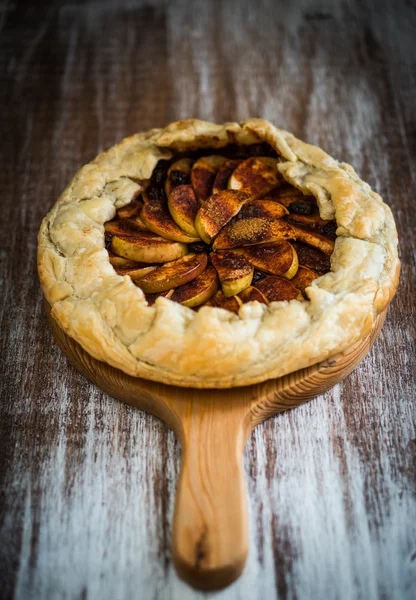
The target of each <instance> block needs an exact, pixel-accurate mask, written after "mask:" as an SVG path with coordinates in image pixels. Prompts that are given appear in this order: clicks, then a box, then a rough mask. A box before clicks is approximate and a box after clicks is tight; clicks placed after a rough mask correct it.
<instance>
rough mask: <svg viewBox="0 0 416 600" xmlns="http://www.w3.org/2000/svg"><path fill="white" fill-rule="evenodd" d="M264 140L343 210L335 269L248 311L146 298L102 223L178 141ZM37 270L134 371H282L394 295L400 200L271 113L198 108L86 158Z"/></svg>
mask: <svg viewBox="0 0 416 600" xmlns="http://www.w3.org/2000/svg"><path fill="white" fill-rule="evenodd" d="M259 141H266V142H268V143H269V144H270V145H271V146H272V147H273V148H274V149H275V150H276V151H277V152H278V154H279V155H280V156H281V158H282V159H283V160H282V162H281V163H279V165H278V168H279V172H280V174H281V175H282V176H283V178H284V179H285V180H286V181H287V182H288V183H290V184H291V185H294V186H295V187H296V188H298V189H299V190H301V191H302V192H303V193H306V194H312V195H314V196H315V197H316V199H317V202H318V206H319V211H320V217H321V218H322V219H324V220H329V219H333V218H335V219H336V222H337V225H338V230H337V235H338V238H337V240H336V242H335V250H334V253H333V255H332V257H331V271H330V272H329V273H327V274H326V275H323V276H322V277H319V278H317V279H315V280H314V281H313V282H312V284H311V285H310V286H309V287H307V288H306V291H305V293H306V295H307V297H308V299H309V302H307V301H306V300H291V301H290V302H271V303H270V304H269V305H266V304H260V303H258V302H249V303H248V304H244V305H242V306H241V307H240V308H239V310H238V305H237V304H236V307H235V310H238V314H233V313H232V312H230V311H228V310H223V309H221V308H217V307H216V306H205V307H202V308H201V309H200V310H199V311H198V312H195V311H193V310H191V309H190V308H187V307H186V306H182V305H180V304H178V303H176V302H173V301H171V300H169V299H167V298H164V297H159V298H158V299H157V300H156V302H155V303H154V304H153V305H151V306H150V305H148V303H147V301H146V298H145V296H144V293H143V292H142V290H140V289H139V288H138V287H136V286H135V285H134V283H133V282H132V280H131V278H130V277H129V276H124V277H122V276H119V275H117V274H116V272H115V270H114V268H113V266H112V265H111V264H110V261H109V256H108V252H107V250H106V249H105V247H104V223H105V222H106V221H108V220H110V219H112V218H113V217H114V216H115V213H116V209H118V208H121V207H123V206H125V205H126V204H128V203H129V202H130V200H131V199H132V198H133V197H137V195H138V194H139V193H140V192H141V191H142V189H143V188H144V186H145V185H146V183H147V181H148V180H149V179H150V176H151V174H152V172H153V169H154V167H155V166H156V164H157V162H158V160H160V159H162V158H164V159H169V158H171V157H172V152H171V151H172V150H175V151H178V150H179V151H185V150H194V149H197V148H201V147H204V148H221V147H223V146H225V145H227V144H229V143H237V144H252V143H258V142H259ZM38 270H39V277H40V281H41V285H42V289H43V291H44V294H45V296H46V298H47V300H48V302H49V303H50V304H51V305H52V314H53V316H54V317H55V319H56V320H57V321H58V323H59V325H60V326H61V327H62V328H63V329H64V330H65V332H66V333H67V334H69V335H70V336H71V337H73V338H74V339H75V340H76V341H77V342H79V343H80V344H81V345H82V346H83V348H84V349H85V350H87V351H88V352H89V353H90V354H91V355H92V356H94V357H95V358H97V359H99V360H103V361H106V362H108V363H109V364H111V365H113V366H115V367H117V368H119V369H121V370H123V371H125V372H126V373H129V374H130V375H134V376H137V377H144V378H147V379H153V380H157V381H162V382H165V383H170V384H175V385H182V386H190V387H201V388H204V387H233V386H238V385H246V384H251V383H255V382H259V381H264V380H266V379H269V378H273V377H279V376H282V375H284V374H286V373H290V372H292V371H295V370H297V369H299V368H303V367H306V366H308V365H311V364H313V363H316V362H318V361H320V360H323V359H324V358H326V357H327V356H329V355H331V354H334V353H336V352H338V351H342V350H344V349H345V348H346V347H348V346H349V345H351V344H353V343H354V342H355V341H357V340H358V339H360V338H361V337H363V336H364V335H365V334H366V333H368V331H369V330H370V329H371V327H372V323H373V321H374V317H375V315H376V314H377V313H379V312H381V311H382V310H384V308H385V307H386V306H387V305H388V303H389V302H390V301H391V299H392V297H393V296H394V293H395V291H396V288H397V285H398V279H399V272H400V264H399V260H398V255H397V233H396V228H395V224H394V220H393V217H392V215H391V211H390V209H389V208H388V206H387V205H386V204H384V203H383V201H382V199H381V198H380V196H379V195H378V194H376V193H375V192H373V191H372V190H371V188H370V187H369V186H368V185H367V184H366V183H364V182H363V181H362V180H361V179H360V178H359V177H358V176H357V174H356V173H355V171H354V169H353V168H352V167H350V166H349V165H346V164H345V163H339V162H337V161H336V160H334V159H333V158H331V157H330V156H328V155H327V154H326V153H325V152H323V151H322V150H321V149H319V148H316V147H315V146H311V145H308V144H305V143H304V142H302V141H300V140H298V139H296V138H295V137H294V136H293V135H292V134H290V133H288V132H286V131H284V130H281V129H277V128H276V127H275V126H274V125H272V124H271V123H268V122H267V121H264V120H262V119H250V120H248V121H245V122H243V123H226V124H224V125H215V124H212V123H206V122H203V121H198V120H189V121H178V122H176V123H172V124H171V125H169V126H168V127H166V128H165V129H161V130H159V129H154V130H151V131H149V132H146V133H142V134H137V135H134V136H132V137H130V138H126V139H125V140H123V141H122V142H121V143H120V144H118V145H117V146H115V147H113V148H111V149H110V150H108V151H107V152H105V153H104V154H101V155H100V156H98V157H97V158H96V159H95V160H94V161H92V162H91V163H90V164H88V165H86V166H85V167H83V168H82V169H81V170H80V171H79V172H78V173H77V175H76V176H75V177H74V179H73V180H72V182H71V183H70V184H69V186H68V187H67V189H66V190H65V191H64V192H63V194H62V196H61V197H60V198H59V200H58V201H57V203H56V204H55V206H54V207H53V208H52V210H51V211H50V212H49V214H48V215H47V216H46V217H45V219H44V220H43V223H42V226H41V229H40V232H39V247H38ZM213 304H215V302H213Z"/></svg>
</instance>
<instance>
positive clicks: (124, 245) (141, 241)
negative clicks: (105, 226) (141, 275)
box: [111, 231, 188, 263]
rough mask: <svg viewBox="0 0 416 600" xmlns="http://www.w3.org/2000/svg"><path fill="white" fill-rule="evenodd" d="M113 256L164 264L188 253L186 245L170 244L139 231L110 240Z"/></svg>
mask: <svg viewBox="0 0 416 600" xmlns="http://www.w3.org/2000/svg"><path fill="white" fill-rule="evenodd" d="M111 249H112V251H113V252H114V254H117V255H118V256H122V257H124V258H129V259H130V260H135V261H137V262H144V263H164V262H168V261H172V260H176V259H178V258H181V257H182V256H184V255H185V254H186V253H187V252H188V247H187V246H186V244H182V243H180V242H171V241H169V240H164V239H163V238H161V237H159V236H157V235H155V234H154V233H150V232H146V231H140V232H138V233H135V234H133V235H129V236H123V237H121V236H119V235H115V236H114V237H113V238H112V240H111Z"/></svg>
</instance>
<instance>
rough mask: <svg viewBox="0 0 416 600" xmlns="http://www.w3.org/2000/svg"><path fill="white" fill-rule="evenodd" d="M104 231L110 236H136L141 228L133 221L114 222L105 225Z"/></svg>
mask: <svg viewBox="0 0 416 600" xmlns="http://www.w3.org/2000/svg"><path fill="white" fill-rule="evenodd" d="M104 231H105V233H107V234H109V235H121V236H134V235H136V234H137V233H139V232H140V231H141V228H140V227H139V225H138V224H137V223H135V222H134V220H133V219H123V220H122V221H119V220H114V221H107V222H106V223H104Z"/></svg>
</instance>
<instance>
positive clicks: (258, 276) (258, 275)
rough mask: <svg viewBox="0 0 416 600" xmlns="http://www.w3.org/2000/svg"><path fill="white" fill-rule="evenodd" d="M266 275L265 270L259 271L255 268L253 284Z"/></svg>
mask: <svg viewBox="0 0 416 600" xmlns="http://www.w3.org/2000/svg"><path fill="white" fill-rule="evenodd" d="M265 277H267V275H266V273H263V271H259V270H258V269H254V274H253V281H252V282H251V285H256V283H258V282H259V281H261V280H262V279H264V278H265Z"/></svg>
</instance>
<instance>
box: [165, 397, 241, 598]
mask: <svg viewBox="0 0 416 600" xmlns="http://www.w3.org/2000/svg"><path fill="white" fill-rule="evenodd" d="M203 395H204V399H203V401H201V394H200V395H199V397H198V401H193V402H190V403H189V402H187V403H186V413H185V414H182V415H181V423H182V431H181V432H178V433H179V437H180V439H181V444H182V469H181V475H180V480H179V486H178V491H177V495H176V504H175V514H174V519H173V544H172V550H173V560H174V564H175V567H176V570H177V571H178V574H179V575H180V576H181V577H182V578H183V579H185V580H186V581H187V582H188V583H190V584H191V585H193V586H194V587H198V588H200V589H210V590H213V589H218V588H222V587H224V586H226V585H228V584H230V583H232V582H233V581H234V580H235V579H237V577H238V576H239V575H240V573H241V572H242V570H243V568H244V564H245V562H246V558H247V551H248V532H247V500H246V490H245V483H244V474H243V451H244V446H245V443H246V439H247V435H248V433H249V430H248V426H247V424H246V422H245V421H246V418H247V410H246V409H245V407H244V402H240V403H237V406H236V403H235V402H230V403H228V404H227V403H226V402H224V401H222V402H221V403H219V402H218V399H215V397H212V396H211V397H210V394H209V392H208V393H207V392H204V393H203ZM244 417H245V418H244Z"/></svg>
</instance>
